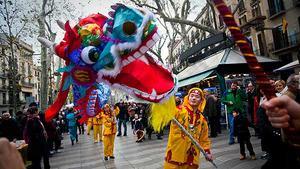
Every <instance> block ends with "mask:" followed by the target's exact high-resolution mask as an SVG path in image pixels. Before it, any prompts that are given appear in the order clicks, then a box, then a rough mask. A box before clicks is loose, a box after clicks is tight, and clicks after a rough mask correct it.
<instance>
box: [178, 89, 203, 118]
mask: <svg viewBox="0 0 300 169" xmlns="http://www.w3.org/2000/svg"><path fill="white" fill-rule="evenodd" d="M191 93H195V94H199V95H200V97H201V103H200V104H199V106H198V110H199V111H200V112H203V110H204V107H205V104H206V100H205V96H204V93H203V91H202V90H201V89H200V88H197V87H194V88H191V89H190V90H189V92H188V94H187V95H186V96H185V97H184V99H183V106H187V107H189V108H190V109H191V106H190V104H189V96H190V94H191Z"/></svg>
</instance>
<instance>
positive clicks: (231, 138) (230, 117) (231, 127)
mask: <svg viewBox="0 0 300 169" xmlns="http://www.w3.org/2000/svg"><path fill="white" fill-rule="evenodd" d="M233 122H234V117H233V115H232V113H229V114H228V124H229V144H232V143H234V135H233V134H234V124H233Z"/></svg>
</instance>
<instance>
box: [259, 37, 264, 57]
mask: <svg viewBox="0 0 300 169" xmlns="http://www.w3.org/2000/svg"><path fill="white" fill-rule="evenodd" d="M257 41H258V48H259V54H260V55H261V56H264V55H265V51H264V43H263V40H262V35H261V34H258V35H257Z"/></svg>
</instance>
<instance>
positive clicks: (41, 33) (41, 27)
mask: <svg viewBox="0 0 300 169" xmlns="http://www.w3.org/2000/svg"><path fill="white" fill-rule="evenodd" d="M44 21H45V14H44V11H42V12H41V14H40V16H39V19H38V24H39V37H43V38H45V35H46V29H45V22H44ZM41 67H42V72H41V73H42V74H41V101H40V105H41V111H42V112H43V113H44V112H45V110H46V108H47V103H48V102H47V100H48V99H47V94H48V93H47V91H48V86H49V83H48V72H47V67H48V66H47V48H46V47H45V46H43V45H41Z"/></svg>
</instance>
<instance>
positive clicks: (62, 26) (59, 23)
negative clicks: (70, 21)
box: [56, 20, 65, 30]
mask: <svg viewBox="0 0 300 169" xmlns="http://www.w3.org/2000/svg"><path fill="white" fill-rule="evenodd" d="M56 23H57V25H58V26H59V27H60V28H61V29H62V30H65V23H64V22H63V21H61V20H56Z"/></svg>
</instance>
